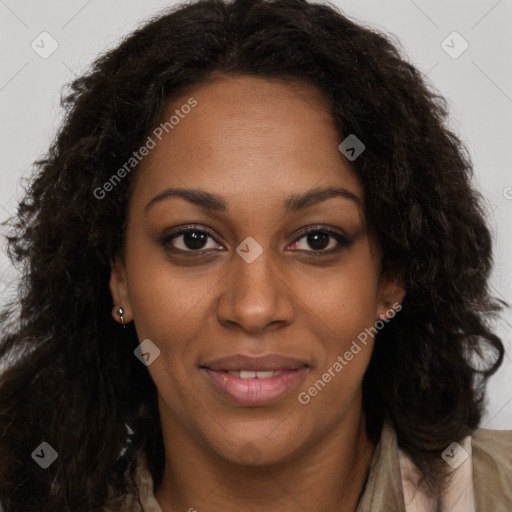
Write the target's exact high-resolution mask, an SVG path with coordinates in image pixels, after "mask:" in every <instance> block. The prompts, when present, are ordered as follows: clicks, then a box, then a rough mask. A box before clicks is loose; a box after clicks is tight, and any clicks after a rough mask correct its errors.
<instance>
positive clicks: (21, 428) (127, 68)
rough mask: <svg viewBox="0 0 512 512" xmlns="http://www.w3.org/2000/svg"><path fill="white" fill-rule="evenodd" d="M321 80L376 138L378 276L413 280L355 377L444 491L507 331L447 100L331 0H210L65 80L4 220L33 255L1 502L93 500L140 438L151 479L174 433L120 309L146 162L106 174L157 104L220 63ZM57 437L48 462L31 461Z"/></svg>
mask: <svg viewBox="0 0 512 512" xmlns="http://www.w3.org/2000/svg"><path fill="white" fill-rule="evenodd" d="M221 75H222V76H227V77H229V76H241V75H244V76H254V77H260V78H265V79H278V80H282V81H284V82H287V83H292V82H301V83H307V84H311V85H313V86H314V87H316V89H317V90H318V91H319V92H320V93H321V95H322V97H323V98H324V99H325V101H326V102H327V104H328V105H329V107H330V109H331V112H332V116H333V119H334V121H335V123H336V128H337V129H338V131H339V135H340V141H341V140H343V139H344V138H345V137H347V136H348V135H350V134H354V135H356V136H357V137H358V138H359V139H360V140H361V141H362V142H363V143H364V145H365V150H364V152H363V153H362V154H361V155H360V156H359V157H358V158H357V159H355V160H354V161H352V162H350V166H351V167H352V169H353V170H354V172H355V173H356V174H357V176H358V177H359V179H360V181H361V183H362V184H363V187H364V195H365V212H366V218H367V222H368V225H369V226H370V229H371V233H372V236H374V238H375V240H376V241H377V243H378V245H379V247H380V249H381V254H382V273H383V274H389V275H394V276H398V277H399V278H400V280H401V282H402V283H403V286H404V288H405V289H406V291H407V294H406V297H405V299H404V301H403V304H402V310H401V311H400V313H399V314H397V315H396V317H395V318H393V320H392V321H390V322H388V323H387V324H386V326H385V327H384V328H383V329H381V330H380V331H379V332H378V334H377V335H376V338H375V346H374V351H373V354H372V359H371V361H370V364H369V367H368V369H367V371H366V373H365V376H364V381H363V408H364V411H365V414H366V417H367V424H368V427H367V429H368V433H369V435H371V436H373V437H374V438H375V439H377V438H378V434H379V432H380V428H381V426H382V422H383V421H384V420H386V421H389V422H390V423H391V424H392V425H393V427H394V429H395V430H396V433H397V439H398V444H399V446H400V447H401V448H402V449H403V450H404V451H405V452H406V453H407V454H408V455H409V456H410V457H411V458H412V460H413V461H414V462H415V464H416V465H417V466H418V468H419V469H420V470H421V472H422V475H423V478H424V485H426V486H427V487H428V489H429V490H430V491H431V492H433V493H438V491H439V490H440V489H441V488H442V486H443V485H444V484H443V483H444V482H445V481H446V478H445V476H446V471H445V469H444V468H445V467H446V466H447V465H446V464H445V463H444V461H443V460H442V459H441V456H440V454H441V452H442V451H443V450H444V449H445V448H446V447H447V446H448V445H449V444H450V443H451V442H453V441H454V440H460V439H462V438H463V437H464V436H466V435H470V434H472V433H474V432H475V430H476V429H477V427H478V426H479V424H480V422H481V416H482V414H483V410H484V406H485V385H486V381H487V379H488V377H489V376H491V375H492V374H493V373H494V372H495V371H496V370H497V368H498V367H499V366H500V364H501V362H502V360H503V356H504V347H503V344H502V342H501V340H500V338H499V337H498V336H497V335H496V334H495V333H494V332H493V330H492V329H493V327H492V325H491V320H492V319H495V317H496V315H497V313H498V311H499V310H500V309H501V308H502V307H503V305H505V303H503V302H502V301H499V300H497V299H495V298H494V297H492V296H491V294H490V291H489V285H488V279H489V274H490V270H491V268H492V259H491V249H492V239H491V235H490V231H489V228H488V226H487V225H486V220H485V208H484V203H483V199H482V197H481V196H480V194H479V193H478V192H477V191H476V190H475V189H474V187H473V186H472V183H471V182H472V174H473V169H472V163H471V161H470V158H469V156H468V151H467V149H466V148H465V146H464V145H463V143H462V142H461V140H460V139H459V138H458V137H457V136H456V135H455V134H454V133H453V132H452V131H450V129H449V128H448V127H447V123H446V120H447V117H448V106H447V102H446V100H445V99H444V98H443V97H442V96H440V95H439V94H438V93H437V92H436V91H435V89H434V88H433V87H432V86H431V85H429V83H428V81H427V80H426V78H425V77H424V76H423V75H422V74H421V73H420V72H419V71H418V70H417V69H416V68H415V67H414V66H413V65H412V64H410V63H409V62H407V60H406V58H405V57H403V56H402V55H401V48H400V45H399V43H398V42H397V41H395V40H394V38H393V37H392V36H390V35H387V34H384V33H382V32H380V31H377V30H376V29H373V28H369V27H366V26H363V25H362V24H361V23H359V22H358V23H356V22H355V21H352V20H350V19H349V18H348V17H346V16H344V15H342V13H340V12H339V11H338V10H337V9H336V8H335V7H334V6H332V5H330V4H316V3H308V2H307V1H306V0H270V1H267V0H234V1H232V2H229V3H227V2H224V1H222V0H199V1H196V2H191V3H187V4H181V5H178V6H174V7H173V8H172V9H170V10H167V11H165V12H163V13H160V14H159V15H158V16H156V17H154V18H152V19H150V20H148V21H147V22H146V23H145V24H144V25H142V26H141V27H139V28H138V29H137V30H136V31H134V32H133V33H132V34H130V35H129V36H128V37H126V38H125V39H124V40H123V41H122V42H121V43H120V44H119V45H118V46H117V47H116V48H114V49H112V50H110V51H108V52H106V53H104V54H102V55H101V56H99V57H98V58H97V60H96V61H95V62H94V63H93V65H92V66H91V68H90V69H89V70H88V71H87V72H86V73H85V74H84V75H83V76H81V77H79V78H77V79H75V80H74V81H73V82H72V83H71V84H70V85H69V89H67V90H66V92H65V93H64V94H63V96H62V100H61V104H62V107H63V108H64V109H65V118H64V121H63V123H62V125H61V127H60V130H59V132H58V134H57V136H56V137H55V139H54V140H53V141H52V143H51V146H50V148H49V150H48V152H47V154H46V155H45V156H44V158H43V159H40V160H38V161H37V162H35V164H34V166H35V169H34V170H35V172H34V176H33V177H32V179H31V181H30V184H29V186H27V187H26V189H25V195H24V197H23V198H22V199H21V200H20V202H19V205H18V210H17V214H16V215H15V216H14V217H13V218H11V219H10V220H9V223H8V225H9V228H10V230H9V233H8V236H7V242H8V245H7V247H8V255H9V257H10V259H11V260H12V262H13V263H14V264H15V265H16V266H17V267H18V268H19V269H20V270H21V280H20V282H19V286H18V293H17V297H16V299H14V300H11V301H10V302H9V303H8V304H7V305H6V306H5V307H4V309H3V311H2V314H1V317H0V321H1V325H2V335H1V338H0V364H2V365H3V366H4V368H3V371H2V374H1V376H0V460H1V461H2V463H1V464H0V502H1V503H2V504H3V507H4V510H5V512H12V511H19V510H25V511H30V510H37V511H39V512H41V511H42V512H54V511H59V512H61V511H63V510H73V511H74V512H82V511H83V512H85V511H87V512H90V511H92V510H101V507H102V506H104V505H105V504H106V502H107V500H108V498H109V490H110V492H112V490H113V491H114V494H116V495H122V493H124V492H126V490H127V489H128V487H129V485H130V483H133V478H134V471H133V470H134V467H135V461H136V457H137V453H138V450H142V449H143V450H145V452H146V453H147V455H148V463H149V467H150V470H151V473H152V476H153V479H154V481H155V485H158V484H159V482H160V481H161V478H162V471H163V464H164V449H163V440H162V432H161V426H160V417H159V411H158V403H157V390H156V386H155V384H154V382H153V381H152V379H151V377H150V375H149V372H148V371H147V368H146V367H145V366H144V365H142V364H140V362H139V361H138V360H137V359H136V358H135V357H134V355H133V350H134V349H135V348H136V347H137V344H138V341H137V333H136V330H135V327H134V325H133V322H132V323H130V324H129V325H128V326H127V328H126V329H123V328H122V327H121V326H120V325H118V324H117V323H116V322H114V321H113V319H112V317H111V310H112V307H113V304H112V298H111V296H110V292H109V278H110V269H111V264H112V262H113V260H114V258H115V257H116V256H119V255H121V256H122V255H123V254H124V232H125V228H126V211H127V206H128V204H129V201H130V195H131V188H132V187H131V185H132V184H133V178H134V176H135V174H136V171H137V169H136V168H135V169H134V171H133V172H132V173H131V174H129V175H127V176H126V177H125V178H124V179H123V180H121V181H120V182H119V183H118V184H116V186H115V187H113V190H112V191H111V192H110V193H109V195H108V197H107V198H105V199H98V198H97V197H96V196H95V194H94V191H95V189H97V188H98V187H102V186H103V184H104V183H106V182H107V181H108V180H109V178H111V176H112V175H113V173H114V172H115V171H116V169H118V168H120V167H121V166H122V165H123V164H124V163H125V162H127V161H128V159H129V158H130V157H131V156H132V153H133V152H134V150H136V149H137V148H139V147H140V146H141V144H142V143H143V142H144V141H145V139H146V137H147V136H148V134H150V133H151V130H153V129H154V128H155V127H156V126H157V123H158V122H159V118H160V116H161V113H162V111H163V108H164V107H165V105H166V104H167V103H168V102H170V101H173V100H175V99H177V98H180V97H183V95H184V94H187V93H188V92H190V91H191V90H193V88H194V87H195V86H198V85H200V84H207V83H208V82H211V81H212V80H214V79H215V78H216V77H218V76H221ZM43 441H46V442H48V443H49V444H50V445H51V446H53V447H54V448H55V449H56V450H57V452H58V463H56V464H52V465H51V466H50V467H49V468H48V469H46V470H44V471H42V470H41V468H40V467H39V466H38V465H37V464H35V463H34V462H33V461H32V460H31V454H32V452H33V450H35V449H36V447H38V446H39V445H40V443H41V442H43Z"/></svg>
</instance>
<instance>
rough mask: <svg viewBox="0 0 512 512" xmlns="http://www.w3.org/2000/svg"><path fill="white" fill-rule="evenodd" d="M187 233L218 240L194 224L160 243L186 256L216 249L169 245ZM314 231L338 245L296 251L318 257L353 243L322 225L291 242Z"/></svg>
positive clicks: (169, 249)
mask: <svg viewBox="0 0 512 512" xmlns="http://www.w3.org/2000/svg"><path fill="white" fill-rule="evenodd" d="M187 233H203V234H206V235H208V236H209V237H210V238H211V239H213V240H214V241H215V242H216V243H217V244H219V242H217V240H216V239H215V237H214V235H213V234H212V233H211V232H210V231H209V230H207V229H205V228H204V227H199V226H195V225H191V226H187V227H186V228H183V229H180V230H177V231H174V232H173V233H171V234H169V235H166V236H164V237H162V238H161V239H160V244H161V245H162V246H163V247H164V249H165V250H166V251H168V252H172V253H179V254H180V255H186V256H187V257H197V256H203V255H205V252H210V253H211V252H213V251H217V250H218V249H196V250H194V249H188V250H184V249H176V248H175V247H172V246H171V245H170V243H171V242H172V241H173V240H174V239H176V238H179V237H180V236H183V235H185V234H187ZM315 233H321V234H325V235H328V236H330V237H331V238H334V239H335V240H336V242H337V243H338V246H337V247H334V248H331V249H328V250H323V249H318V250H315V249H311V250H303V249H298V250H297V251H298V252H303V253H304V252H305V253H310V254H308V256H313V257H319V256H320V257H321V256H326V255H332V254H335V253H338V252H339V251H341V250H342V249H346V248H348V247H350V246H351V245H352V243H353V241H352V240H351V239H349V238H348V237H347V236H346V235H343V234H341V233H338V232H336V231H333V230H332V229H329V228H327V227H323V226H312V227H310V228H308V229H305V230H304V231H302V232H301V233H300V234H299V235H298V238H295V240H294V241H293V242H292V244H295V243H297V242H299V240H302V239H303V238H305V237H307V236H308V235H311V234H315ZM219 245H221V244H219ZM328 245H329V244H328Z"/></svg>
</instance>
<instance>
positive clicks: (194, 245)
mask: <svg viewBox="0 0 512 512" xmlns="http://www.w3.org/2000/svg"><path fill="white" fill-rule="evenodd" d="M207 239H208V234H207V233H203V232H201V231H187V232H186V233H184V234H183V243H184V244H185V245H186V246H187V248H188V249H202V248H203V247H204V245H205V243H206V242H207Z"/></svg>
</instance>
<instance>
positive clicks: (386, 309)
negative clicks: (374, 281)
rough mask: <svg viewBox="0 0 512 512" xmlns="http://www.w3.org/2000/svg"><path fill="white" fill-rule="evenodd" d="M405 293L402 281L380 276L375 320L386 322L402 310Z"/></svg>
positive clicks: (396, 278) (393, 277) (392, 277)
mask: <svg viewBox="0 0 512 512" xmlns="http://www.w3.org/2000/svg"><path fill="white" fill-rule="evenodd" d="M405 294H406V291H405V288H404V286H403V283H402V280H401V279H400V278H398V277H396V276H384V275H382V276H381V278H380V282H379V292H378V306H377V319H378V320H387V319H389V318H390V317H391V318H392V317H393V316H394V315H395V313H394V312H398V311H400V309H402V301H403V300H404V297H405Z"/></svg>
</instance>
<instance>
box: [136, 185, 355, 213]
mask: <svg viewBox="0 0 512 512" xmlns="http://www.w3.org/2000/svg"><path fill="white" fill-rule="evenodd" d="M169 197H181V198H182V199H185V200H186V201H188V202H189V203H192V204H195V205H197V206H199V207H200V208H202V209H203V210H208V211H215V212H225V211H227V210H228V205H227V203H226V201H225V200H224V199H223V198H222V197H221V196H218V195H215V194H212V193H210V192H206V191H204V190H197V189H190V188H169V189H167V190H164V191H163V192H160V194H158V195H156V196H155V197H154V198H153V199H151V201H149V203H148V204H147V205H146V206H145V208H144V211H145V212H147V211H148V210H149V209H150V208H151V207H152V206H153V205H155V204H156V203H159V202H160V201H163V200H165V199H168V198H169ZM333 197H343V198H345V199H349V200H351V201H354V202H355V203H357V204H358V205H359V206H360V205H361V200H360V199H359V197H357V196H356V195H355V194H354V193H352V192H350V191H349V190H347V189H344V188H338V187H324V188H314V189H311V190H308V191H307V192H304V193H302V194H292V195H291V196H289V197H288V198H287V199H286V200H285V202H284V207H285V210H286V211H287V212H289V213H293V212H297V211H300V210H304V209H306V208H309V207H310V206H313V205H315V204H318V203H321V202H323V201H326V200H327V199H331V198H333Z"/></svg>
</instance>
